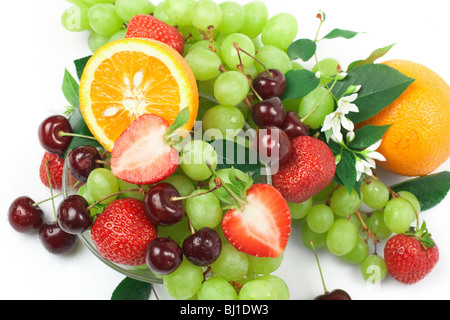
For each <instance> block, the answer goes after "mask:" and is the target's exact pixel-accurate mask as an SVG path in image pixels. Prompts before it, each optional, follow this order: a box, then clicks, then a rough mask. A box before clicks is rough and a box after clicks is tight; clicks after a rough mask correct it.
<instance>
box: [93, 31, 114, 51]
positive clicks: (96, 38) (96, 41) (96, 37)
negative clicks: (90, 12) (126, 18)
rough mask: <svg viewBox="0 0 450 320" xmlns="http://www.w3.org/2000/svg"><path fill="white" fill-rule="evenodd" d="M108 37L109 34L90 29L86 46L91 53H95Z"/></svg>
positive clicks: (105, 42)
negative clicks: (104, 34)
mask: <svg viewBox="0 0 450 320" xmlns="http://www.w3.org/2000/svg"><path fill="white" fill-rule="evenodd" d="M109 38H110V37H109V36H103V35H101V34H98V33H97V32H94V31H91V32H90V33H89V37H88V47H89V49H90V50H91V51H92V53H95V52H96V51H97V50H98V49H100V48H101V47H103V46H104V45H105V44H107V43H108V42H109Z"/></svg>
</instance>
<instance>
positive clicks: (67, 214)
mask: <svg viewBox="0 0 450 320" xmlns="http://www.w3.org/2000/svg"><path fill="white" fill-rule="evenodd" d="M88 207H89V203H88V202H87V201H86V199H85V198H83V197H82V196H80V195H76V194H74V195H70V196H68V197H67V198H66V199H64V200H63V201H62V202H61V203H60V204H59V206H58V210H57V218H58V223H59V225H60V227H61V229H63V230H64V231H65V232H67V233H70V234H81V233H83V232H84V231H86V230H88V229H89V228H90V227H91V225H92V219H91V214H90V211H89V210H88Z"/></svg>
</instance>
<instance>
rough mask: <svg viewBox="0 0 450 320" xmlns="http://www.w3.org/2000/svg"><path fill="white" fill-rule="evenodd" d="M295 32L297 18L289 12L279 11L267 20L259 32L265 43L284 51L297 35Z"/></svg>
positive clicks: (296, 29)
mask: <svg viewBox="0 0 450 320" xmlns="http://www.w3.org/2000/svg"><path fill="white" fill-rule="evenodd" d="M297 32H298V23H297V19H296V18H295V17H294V16H293V15H292V14H290V13H280V14H277V15H276V16H273V17H272V18H270V19H269V21H267V23H266V25H265V26H264V28H263V31H262V33H261V41H262V43H264V44H265V45H270V46H274V47H277V48H280V49H281V50H283V51H286V50H287V49H288V47H289V46H290V45H291V43H292V42H293V41H294V40H295V38H296V37H297Z"/></svg>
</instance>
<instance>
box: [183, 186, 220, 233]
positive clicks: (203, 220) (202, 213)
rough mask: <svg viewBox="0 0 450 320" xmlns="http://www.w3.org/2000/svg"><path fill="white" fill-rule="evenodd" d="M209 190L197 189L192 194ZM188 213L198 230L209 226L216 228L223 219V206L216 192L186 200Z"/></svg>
mask: <svg viewBox="0 0 450 320" xmlns="http://www.w3.org/2000/svg"><path fill="white" fill-rule="evenodd" d="M207 191H208V190H204V189H197V190H195V191H194V192H193V193H192V194H191V196H195V195H198V194H200V193H205V192H207ZM186 214H187V215H188V217H189V221H190V222H191V224H192V226H193V227H194V229H196V230H200V229H201V228H204V227H208V228H211V229H214V228H216V227H217V226H218V225H219V224H220V222H221V221H222V207H221V205H220V201H219V199H218V198H217V197H216V196H215V195H214V193H208V194H204V195H201V196H196V197H193V198H189V199H187V201H186Z"/></svg>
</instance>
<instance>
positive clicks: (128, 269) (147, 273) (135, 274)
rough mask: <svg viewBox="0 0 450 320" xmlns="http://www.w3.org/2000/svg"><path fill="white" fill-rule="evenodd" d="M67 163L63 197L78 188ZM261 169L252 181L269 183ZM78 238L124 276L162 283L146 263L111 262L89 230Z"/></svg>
mask: <svg viewBox="0 0 450 320" xmlns="http://www.w3.org/2000/svg"><path fill="white" fill-rule="evenodd" d="M67 163H68V161H66V162H65V164H64V171H63V197H64V198H66V197H68V196H70V195H73V194H76V193H77V192H78V188H76V187H74V186H72V185H71V184H70V183H68V181H69V169H68V166H67ZM262 170H263V171H265V174H262V175H260V176H259V177H257V178H256V179H255V181H254V183H267V184H271V183H272V179H271V176H270V175H269V174H268V172H269V169H268V167H264V166H263V167H262ZM79 239H80V240H81V242H82V243H83V244H84V245H85V246H86V247H87V248H88V249H89V251H90V252H92V254H93V255H94V256H96V257H97V258H98V259H99V260H100V261H102V262H103V263H105V264H106V265H107V266H108V267H110V268H111V269H113V270H115V271H117V272H120V273H121V274H123V275H124V276H127V277H129V278H132V279H135V280H138V281H143V282H147V283H152V284H162V283H163V280H162V278H160V277H158V276H157V275H155V274H154V273H153V272H152V271H151V270H150V269H149V268H148V267H146V265H144V266H140V267H135V266H127V265H121V264H117V263H114V262H111V261H109V260H107V259H105V258H103V257H102V256H101V255H100V254H99V253H98V251H97V249H96V247H95V245H94V242H93V241H92V238H91V233H90V230H88V231H86V232H84V233H83V234H81V235H79ZM161 295H162V294H159V296H161ZM157 296H158V295H157Z"/></svg>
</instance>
